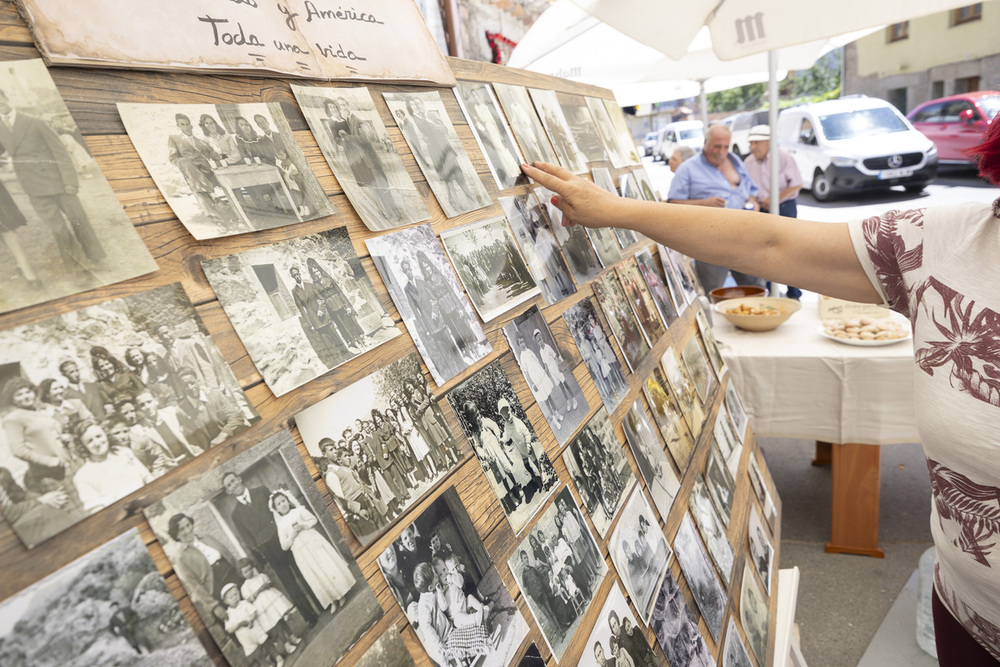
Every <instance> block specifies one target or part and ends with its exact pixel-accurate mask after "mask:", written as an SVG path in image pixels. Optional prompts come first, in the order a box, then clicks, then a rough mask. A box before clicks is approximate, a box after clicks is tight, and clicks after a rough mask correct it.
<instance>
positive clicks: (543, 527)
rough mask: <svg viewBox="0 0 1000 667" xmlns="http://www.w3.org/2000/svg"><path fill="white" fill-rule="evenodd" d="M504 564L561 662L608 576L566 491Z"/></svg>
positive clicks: (599, 552) (597, 550)
mask: <svg viewBox="0 0 1000 667" xmlns="http://www.w3.org/2000/svg"><path fill="white" fill-rule="evenodd" d="M507 564H508V565H509V566H510V571H511V572H512V573H513V575H514V579H515V580H517V585H518V587H519V588H520V589H521V593H522V594H523V595H524V599H525V601H526V602H527V603H528V609H530V610H531V615H532V616H534V617H535V623H536V624H537V625H538V628H539V629H540V630H541V631H542V637H544V638H545V643H546V644H548V646H549V650H550V651H551V652H552V655H553V656H554V657H555V659H556V661H559V660H561V659H562V657H563V655H564V654H565V653H566V649H567V648H569V645H570V641H571V640H572V639H573V635H575V634H576V631H577V630H578V629H579V627H580V625H581V623H582V622H583V618H584V616H586V615H587V611H588V610H589V609H590V606H591V605H592V604H593V603H594V600H595V597H596V595H597V591H598V589H599V588H600V587H601V582H602V581H604V577H605V575H606V574H607V573H608V566H607V564H606V563H605V562H604V557H603V556H602V555H601V550H600V548H599V547H598V546H597V542H595V541H594V536H593V535H592V534H591V532H590V530H589V529H588V528H587V524H586V522H585V521H584V519H583V515H582V514H581V513H580V508H579V507H577V504H576V502H575V501H574V500H573V494H572V493H570V490H569V487H568V486H567V487H563V489H562V491H560V492H559V494H558V495H557V496H556V497H555V500H554V502H553V503H552V504H551V505H549V507H548V509H546V510H545V512H543V513H542V515H541V516H539V517H538V521H536V522H535V525H534V526H532V528H531V530H530V531H529V532H528V536H527V537H526V538H525V539H524V540H522V541H521V543H520V544H519V545H517V546H516V547H514V553H513V554H511V556H510V559H509V560H508V561H507Z"/></svg>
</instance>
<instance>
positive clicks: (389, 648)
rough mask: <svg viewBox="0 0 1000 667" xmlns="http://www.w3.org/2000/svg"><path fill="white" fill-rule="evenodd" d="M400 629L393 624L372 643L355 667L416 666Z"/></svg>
mask: <svg viewBox="0 0 1000 667" xmlns="http://www.w3.org/2000/svg"><path fill="white" fill-rule="evenodd" d="M416 665H417V663H415V662H414V661H413V656H411V655H410V652H409V651H408V650H407V649H406V644H405V643H404V642H403V637H402V636H401V635H400V634H399V629H398V628H397V627H396V626H395V625H393V626H392V627H390V628H389V629H388V630H386V631H385V632H384V633H383V634H382V636H381V637H379V638H378V640H377V641H376V642H375V643H374V644H372V645H371V648H369V649H368V650H367V651H365V654H364V655H363V656H361V659H360V660H358V662H357V663H356V664H355V667H416Z"/></svg>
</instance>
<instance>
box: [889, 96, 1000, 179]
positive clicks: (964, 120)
mask: <svg viewBox="0 0 1000 667" xmlns="http://www.w3.org/2000/svg"><path fill="white" fill-rule="evenodd" d="M998 111H1000V91H996V90H983V91H979V92H975V93H963V94H961V95H952V96H950V97H942V98H940V99H936V100H931V101H930V102H924V103H923V104H921V105H920V106H918V107H917V108H915V109H914V110H913V111H911V112H910V113H909V115H908V116H907V118H909V119H910V122H911V123H913V126H914V127H916V128H917V129H918V130H920V131H921V132H923V133H924V134H925V135H927V138H928V139H930V140H931V141H933V142H934V145H935V146H937V149H938V162H940V163H944V164H949V163H950V164H969V163H970V160H969V157H968V156H967V155H965V154H964V153H963V152H962V151H964V150H965V149H966V148H970V147H972V146H975V145H976V144H978V143H979V142H980V141H981V140H982V138H983V132H985V131H986V127H987V126H988V125H989V124H990V121H992V120H993V118H994V117H996V115H997V112H998Z"/></svg>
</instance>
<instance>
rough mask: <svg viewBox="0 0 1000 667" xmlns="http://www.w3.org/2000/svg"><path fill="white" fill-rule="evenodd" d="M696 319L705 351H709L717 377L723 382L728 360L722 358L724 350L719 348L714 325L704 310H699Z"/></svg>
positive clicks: (709, 357) (709, 358)
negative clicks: (713, 330) (709, 321)
mask: <svg viewBox="0 0 1000 667" xmlns="http://www.w3.org/2000/svg"><path fill="white" fill-rule="evenodd" d="M695 320H696V321H697V322H698V333H700V334H701V342H702V343H703V344H704V345H705V351H706V352H708V360H709V361H710V362H712V370H714V371H715V377H716V379H717V380H719V381H720V382H721V381H722V376H723V375H725V374H726V371H727V370H728V367H727V366H726V360H725V359H723V358H722V352H721V351H720V350H719V342H718V341H717V340H716V339H715V334H714V333H712V327H711V325H709V323H708V318H706V317H705V313H704V311H701V310H699V311H698V312H697V313H696V314H695Z"/></svg>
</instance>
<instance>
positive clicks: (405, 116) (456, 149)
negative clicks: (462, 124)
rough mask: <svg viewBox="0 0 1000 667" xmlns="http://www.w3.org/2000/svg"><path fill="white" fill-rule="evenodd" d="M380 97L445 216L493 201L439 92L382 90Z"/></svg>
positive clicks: (459, 213)
mask: <svg viewBox="0 0 1000 667" xmlns="http://www.w3.org/2000/svg"><path fill="white" fill-rule="evenodd" d="M382 97H384V98H385V103H386V105H388V107H389V111H390V113H391V114H392V117H393V120H395V121H396V125H397V126H399V130H400V132H402V133H403V138H404V139H405V140H406V145H407V146H409V147H410V151H411V152H412V153H413V157H415V158H416V160H417V166H419V167H420V171H421V173H422V174H423V175H424V178H426V179H427V185H429V186H430V188H431V192H433V193H434V196H435V197H436V198H437V200H438V203H439V204H440V205H441V210H443V211H444V214H445V217H448V218H453V217H455V216H456V215H461V214H462V213H468V212H469V211H475V210H477V209H481V208H483V207H484V206H489V205H490V204H491V203H492V200H491V199H490V195H489V194H488V193H487V192H486V188H484V187H483V182H482V180H480V178H479V174H477V173H476V168H475V167H474V166H473V165H472V160H470V159H469V154H468V153H466V152H465V147H464V146H462V140H461V139H459V138H458V134H457V133H456V132H455V128H454V126H452V124H451V119H450V118H448V110H447V109H445V106H444V102H443V101H442V99H441V93H439V92H438V91H436V90H429V91H426V92H420V93H382Z"/></svg>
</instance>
